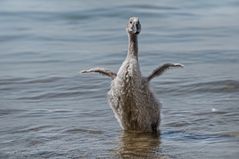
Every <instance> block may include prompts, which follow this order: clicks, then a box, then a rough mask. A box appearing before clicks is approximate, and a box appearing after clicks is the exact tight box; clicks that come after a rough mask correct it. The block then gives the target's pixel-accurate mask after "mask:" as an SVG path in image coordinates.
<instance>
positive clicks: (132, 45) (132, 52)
mask: <svg viewBox="0 0 239 159" xmlns="http://www.w3.org/2000/svg"><path fill="white" fill-rule="evenodd" d="M128 37H129V44H128V56H130V57H135V58H136V59H137V60H138V39H137V35H135V34H129V35H128Z"/></svg>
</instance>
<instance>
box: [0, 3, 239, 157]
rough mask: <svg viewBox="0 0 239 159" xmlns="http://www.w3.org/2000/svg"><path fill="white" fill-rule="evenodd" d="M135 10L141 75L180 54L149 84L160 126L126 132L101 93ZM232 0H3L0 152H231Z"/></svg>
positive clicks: (234, 144)
mask: <svg viewBox="0 0 239 159" xmlns="http://www.w3.org/2000/svg"><path fill="white" fill-rule="evenodd" d="M130 16H138V17H139V18H140V22H141V25H142V31H141V34H140V35H139V49H140V52H139V60H140V65H141V70H142V73H143V74H144V75H148V74H149V73H150V72H151V71H152V70H153V69H155V68H156V67H158V66H159V65H160V64H163V63H167V62H177V63H182V64H184V65H185V68H184V69H173V70H169V71H168V72H167V73H165V74H164V75H162V76H161V77H158V78H156V79H154V80H153V81H152V83H151V86H152V88H153V90H154V92H155V94H156V96H157V97H158V98H159V100H160V102H161V103H162V104H163V107H162V109H161V114H162V121H161V126H160V135H158V136H152V135H150V134H131V133H125V132H123V131H122V130H121V129H120V127H119V125H118V123H117V121H116V119H115V118H114V116H113V113H112V111H111V109H110V108H109V106H108V104H107V100H106V92H107V91H108V90H109V87H110V79H108V78H107V77H103V76H100V75H97V74H92V75H85V74H80V70H82V69H87V68H91V67H96V66H100V67H105V68H107V69H110V70H114V71H117V69H118V68H119V67H120V65H121V63H122V61H123V60H124V58H125V56H126V52H127V34H126V32H125V26H126V23H127V21H128V18H129V17H130ZM238 17H239V2H238V1H237V0H227V1H224V0H210V1H207V0H201V1H189V0H161V1H158V2H156V1H151V0H148V1H143V0H141V1H137V2H136V1H135V2H134V1H126V0H121V1H118V2H114V3H113V2H112V1H109V0H104V1H80V0H71V1H69V0H51V1H49V0H41V1H37V0H21V1H20V0H1V1H0V30H1V31H0V158H13V159H15V158H57V159H58V158H173V159H174V158H175V159H185V158H190V159H198V158H210V159H211V158H213V159H214V158H215V159H224V158H227V159H237V158H238V156H239V127H238V125H239V73H238V70H239V45H238V44H239V19H238Z"/></svg>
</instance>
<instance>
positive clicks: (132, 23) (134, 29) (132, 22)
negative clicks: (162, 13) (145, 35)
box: [126, 17, 141, 35]
mask: <svg viewBox="0 0 239 159" xmlns="http://www.w3.org/2000/svg"><path fill="white" fill-rule="evenodd" d="M126 31H127V32H128V33H129V34H135V35H137V34H139V33H140V31H141V24H140V22H139V18H138V17H130V18H129V21H128V24H127V27H126Z"/></svg>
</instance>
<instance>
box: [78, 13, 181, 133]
mask: <svg viewBox="0 0 239 159" xmlns="http://www.w3.org/2000/svg"><path fill="white" fill-rule="evenodd" d="M126 31H127V32H128V37H129V44H128V54H127V57H126V59H125V60H124V62H123V63H122V65H121V67H120V69H119V71H118V73H117V74H116V73H113V72H111V71H109V70H105V69H103V68H93V69H89V70H84V71H82V73H89V72H98V73H101V74H103V75H106V76H109V77H111V78H112V82H111V89H110V90H109V92H108V101H109V104H110V106H111V108H112V110H113V112H114V115H115V117H116V119H117V120H118V122H119V124H120V126H121V128H122V129H124V130H128V131H131V130H132V131H140V132H157V131H158V126H159V123H160V103H159V101H158V100H157V99H156V98H155V96H154V94H153V93H152V91H151V90H150V88H149V82H150V80H151V79H153V78H154V77H156V76H159V75H161V74H162V73H163V72H164V71H165V70H167V69H168V68H171V67H183V65H181V64H170V63H167V64H164V65H163V66H160V67H158V68H157V69H155V70H154V71H153V72H152V73H151V74H150V75H149V76H148V77H142V75H141V72H140V67H139V63H138V41H137V36H138V34H139V33H140V31H141V24H140V22H139V18H138V17H131V18H130V19H129V21H128V24H127V27H126Z"/></svg>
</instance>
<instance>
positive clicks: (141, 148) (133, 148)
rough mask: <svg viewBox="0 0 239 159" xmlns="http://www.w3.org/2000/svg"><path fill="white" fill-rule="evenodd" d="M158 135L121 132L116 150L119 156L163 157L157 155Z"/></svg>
mask: <svg viewBox="0 0 239 159" xmlns="http://www.w3.org/2000/svg"><path fill="white" fill-rule="evenodd" d="M159 147H160V135H159V134H151V133H135V132H122V135H121V137H120V145H119V148H118V150H117V153H118V154H119V156H120V158H160V159H162V158H164V157H163V156H160V155H159V152H158V151H159Z"/></svg>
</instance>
